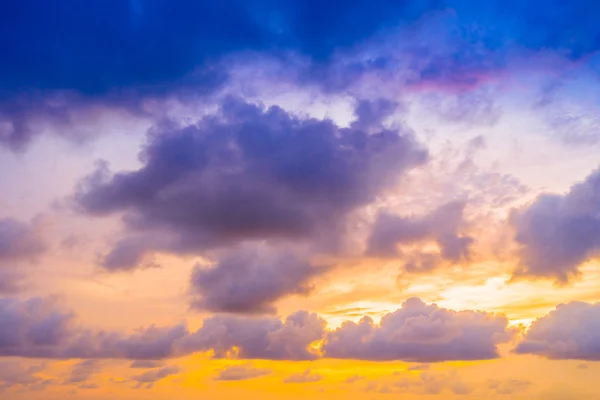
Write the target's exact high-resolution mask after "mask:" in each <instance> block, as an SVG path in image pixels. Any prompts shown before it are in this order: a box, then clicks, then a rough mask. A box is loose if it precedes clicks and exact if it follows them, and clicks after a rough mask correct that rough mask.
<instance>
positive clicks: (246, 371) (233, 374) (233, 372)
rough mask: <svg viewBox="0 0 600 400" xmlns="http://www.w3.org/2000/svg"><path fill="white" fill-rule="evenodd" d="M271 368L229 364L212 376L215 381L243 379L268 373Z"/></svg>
mask: <svg viewBox="0 0 600 400" xmlns="http://www.w3.org/2000/svg"><path fill="white" fill-rule="evenodd" d="M270 373H271V370H269V369H265V368H256V367H253V366H252V365H231V366H229V367H226V368H224V369H222V370H221V371H219V373H218V374H217V376H216V377H215V378H214V379H215V380H216V381H243V380H246V379H252V378H258V377H261V376H265V375H269V374H270Z"/></svg>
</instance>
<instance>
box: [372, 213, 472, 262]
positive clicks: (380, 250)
mask: <svg viewBox="0 0 600 400" xmlns="http://www.w3.org/2000/svg"><path fill="white" fill-rule="evenodd" d="M464 207H465V204H464V203H463V202H459V201H455V202H450V203H446V204H444V205H442V206H440V207H439V208H437V209H436V210H434V211H433V212H431V213H430V214H427V215H424V216H409V217H401V216H397V215H393V214H389V213H386V212H382V213H380V214H379V216H378V217H377V220H376V221H375V225H374V227H373V230H372V232H371V235H370V237H369V239H368V244H367V253H368V254H371V255H375V256H385V257H400V256H402V253H401V251H400V250H399V249H398V245H407V244H414V243H424V242H426V241H435V242H436V243H437V245H438V246H439V248H440V253H439V254H431V253H419V254H417V255H413V256H412V257H409V258H408V261H407V263H406V266H405V269H407V270H409V271H430V270H432V269H433V268H435V267H436V266H437V264H438V263H439V261H440V260H447V261H451V262H461V261H468V260H469V257H470V246H471V244H472V243H473V242H474V238H472V237H470V236H468V235H463V234H461V231H462V230H463V229H464V227H465V225H466V222H465V221H464V218H463V211H464Z"/></svg>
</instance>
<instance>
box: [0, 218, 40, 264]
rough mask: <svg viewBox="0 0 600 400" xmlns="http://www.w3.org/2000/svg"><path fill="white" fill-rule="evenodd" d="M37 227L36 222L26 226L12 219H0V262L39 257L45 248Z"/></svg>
mask: <svg viewBox="0 0 600 400" xmlns="http://www.w3.org/2000/svg"><path fill="white" fill-rule="evenodd" d="M38 225H39V224H38V221H36V220H34V221H32V222H31V223H30V224H26V223H23V222H20V221H17V220H15V219H12V218H4V219H0V262H2V263H5V262H15V261H21V260H31V259H32V258H35V257H36V256H38V255H40V254H41V253H42V252H43V251H44V250H45V249H46V246H45V244H44V242H43V240H42V237H41V233H40V228H39V226H38Z"/></svg>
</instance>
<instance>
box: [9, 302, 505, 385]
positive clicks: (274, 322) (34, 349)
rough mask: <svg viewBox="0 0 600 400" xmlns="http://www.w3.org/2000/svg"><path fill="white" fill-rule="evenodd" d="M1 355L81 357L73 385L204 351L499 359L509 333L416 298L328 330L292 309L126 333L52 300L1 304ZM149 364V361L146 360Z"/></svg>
mask: <svg viewBox="0 0 600 400" xmlns="http://www.w3.org/2000/svg"><path fill="white" fill-rule="evenodd" d="M0 327H4V328H3V329H0V355H2V356H17V357H27V358H57V359H70V358H77V359H84V360H86V361H84V362H82V363H80V364H77V365H76V367H75V368H74V370H73V374H72V378H73V379H72V380H73V381H74V382H75V381H78V380H81V379H83V380H85V378H86V377H88V376H89V375H90V374H91V373H93V371H94V370H95V369H94V368H95V366H96V363H95V362H94V361H87V360H94V359H129V360H136V361H135V362H134V363H133V364H132V367H138V368H142V367H146V368H153V369H159V368H160V365H159V364H157V363H156V361H157V360H163V359H168V358H174V357H182V356H185V355H189V354H192V353H196V352H210V353H212V356H213V357H215V358H237V359H268V360H297V361H301V360H315V359H318V358H322V357H327V358H342V359H344V358H351V359H363V360H373V361H388V360H404V361H414V362H436V361H448V360H481V359H491V358H496V357H498V352H497V345H498V344H500V343H504V342H507V341H509V340H510V339H511V338H512V336H513V335H514V333H515V331H514V330H513V329H511V328H509V327H507V319H506V318H505V317H504V316H500V315H496V314H491V313H485V312H481V311H452V310H447V309H444V308H440V307H438V306H437V305H435V304H430V305H426V304H425V303H423V302H422V301H421V300H419V299H417V298H412V299H409V300H407V301H406V302H405V303H404V304H403V306H402V308H401V309H399V310H397V311H395V312H393V313H390V314H387V315H386V316H384V317H383V318H382V320H381V322H380V323H379V324H377V325H376V324H374V323H373V321H372V320H371V319H370V318H369V317H364V318H363V319H362V320H361V321H360V322H359V323H354V322H350V321H346V322H344V323H343V324H342V326H341V327H339V328H337V329H335V330H327V324H326V322H325V320H324V319H323V318H321V317H319V316H318V315H317V314H315V313H309V312H307V311H297V312H295V313H293V314H291V315H289V316H288V317H287V318H285V319H283V320H282V319H280V318H277V317H260V318H256V317H250V316H235V315H215V316H212V317H208V318H206V319H205V320H204V321H203V324H202V326H201V327H200V328H199V329H198V330H196V331H193V332H192V331H189V330H188V329H187V328H186V326H185V324H180V325H174V326H165V327H158V326H150V327H148V328H143V329H138V330H136V331H134V332H132V333H126V332H118V331H102V330H92V329H87V328H85V327H82V326H81V325H80V324H79V323H78V322H77V318H76V316H75V315H74V314H73V313H70V312H67V311H64V310H62V309H61V308H60V307H58V305H57V304H56V302H55V301H52V300H51V299H50V300H48V299H31V300H28V301H19V300H14V299H0ZM148 361H152V363H149V362H148Z"/></svg>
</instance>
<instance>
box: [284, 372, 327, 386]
mask: <svg viewBox="0 0 600 400" xmlns="http://www.w3.org/2000/svg"><path fill="white" fill-rule="evenodd" d="M321 379H323V376H322V375H319V374H315V373H313V372H311V371H310V369H307V370H306V371H304V372H301V373H297V374H292V375H290V376H288V377H287V378H285V379H284V380H283V383H312V382H319V381H320V380H321Z"/></svg>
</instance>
